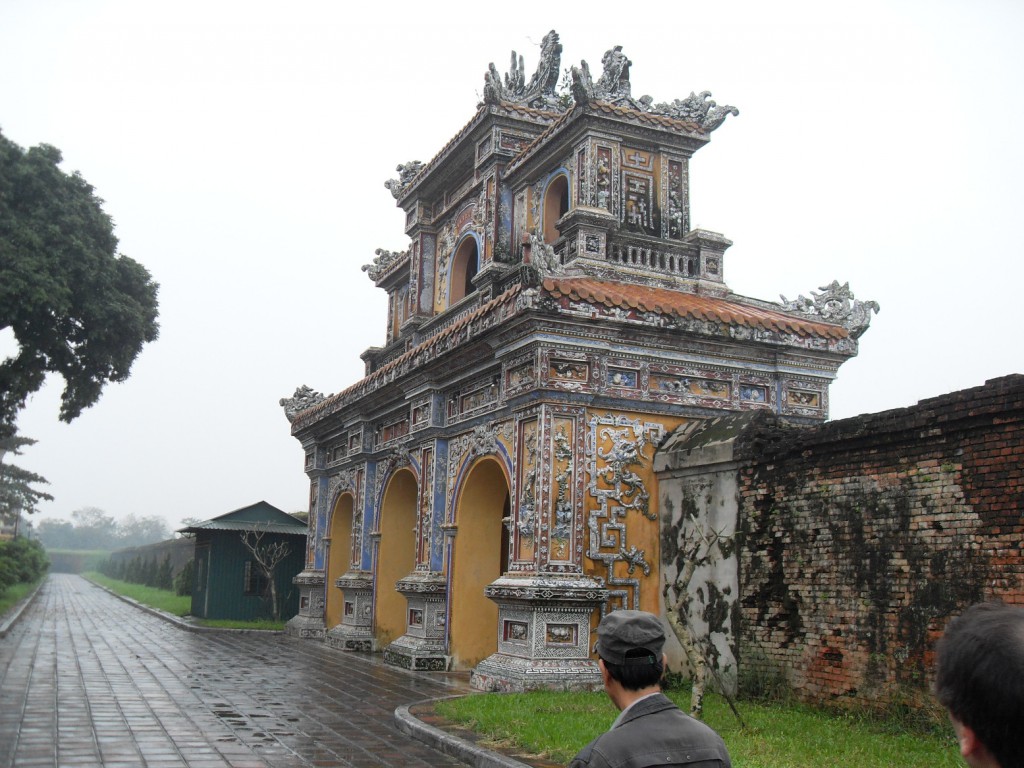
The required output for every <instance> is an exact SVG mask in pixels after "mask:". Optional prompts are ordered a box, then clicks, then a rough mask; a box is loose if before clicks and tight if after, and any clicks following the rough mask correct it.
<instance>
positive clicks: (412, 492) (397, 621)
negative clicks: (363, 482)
mask: <svg viewBox="0 0 1024 768" xmlns="http://www.w3.org/2000/svg"><path fill="white" fill-rule="evenodd" d="M415 526H416V477H415V476H414V475H413V473H412V472H410V471H409V470H408V469H403V470H400V471H399V472H397V473H396V474H395V476H394V477H392V478H391V482H389V483H388V487H387V490H386V491H385V492H384V500H383V501H382V502H381V509H380V547H379V548H378V550H377V568H376V571H377V572H376V574H375V577H374V590H373V594H374V610H373V618H374V628H373V630H374V637H375V638H376V640H377V644H378V646H380V647H383V646H385V645H387V644H388V643H390V642H391V641H392V640H397V639H398V638H399V637H401V636H402V635H404V634H405V630H406V628H407V627H408V620H407V617H406V607H407V606H406V600H405V597H404V596H403V595H402V594H401V593H399V592H396V591H395V583H396V582H397V581H398V580H399V579H401V578H403V577H405V576H408V575H409V574H410V573H411V572H412V571H413V569H414V568H415V565H416V553H415V543H416V534H415V531H414V530H413V529H414V528H415Z"/></svg>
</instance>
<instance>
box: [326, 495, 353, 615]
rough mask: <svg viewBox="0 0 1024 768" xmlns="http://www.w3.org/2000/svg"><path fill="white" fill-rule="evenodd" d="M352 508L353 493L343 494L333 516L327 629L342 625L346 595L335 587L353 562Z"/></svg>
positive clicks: (329, 560) (328, 561)
mask: <svg viewBox="0 0 1024 768" xmlns="http://www.w3.org/2000/svg"><path fill="white" fill-rule="evenodd" d="M352 507H353V498H352V494H351V493H343V494H342V495H341V496H339V497H338V501H337V502H336V503H335V505H334V512H333V513H332V514H331V529H330V549H329V550H328V555H327V605H326V606H325V609H324V610H325V614H324V619H325V621H326V626H327V629H332V628H333V627H336V626H338V624H340V623H341V611H342V604H343V603H344V595H343V594H342V592H341V590H340V589H338V588H337V587H336V586H334V582H335V581H336V580H337V578H338V577H339V576H341V575H343V574H344V573H345V572H346V571H347V570H348V567H349V563H350V561H351V560H352Z"/></svg>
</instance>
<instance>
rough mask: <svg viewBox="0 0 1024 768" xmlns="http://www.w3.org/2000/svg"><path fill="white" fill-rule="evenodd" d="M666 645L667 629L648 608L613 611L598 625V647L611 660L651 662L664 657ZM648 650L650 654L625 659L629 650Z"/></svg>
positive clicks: (605, 657) (638, 662)
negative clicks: (645, 609) (644, 609)
mask: <svg viewBox="0 0 1024 768" xmlns="http://www.w3.org/2000/svg"><path fill="white" fill-rule="evenodd" d="M664 647H665V629H664V628H663V627H662V626H661V621H660V620H659V619H658V617H657V616H655V615H654V614H653V613H648V612H647V611H625V610H623V611H612V612H611V613H609V614H608V615H607V616H605V617H604V618H603V619H601V623H600V624H598V625H597V645H596V646H595V650H596V651H597V655H598V656H600V657H601V658H602V659H604V660H605V661H607V662H610V663H611V664H620V665H633V664H651V663H654V662H655V661H660V660H661V651H662V649H663V648H664ZM638 650H643V651H648V652H649V653H650V654H651V656H653V657H654V658H653V659H651V658H650V657H646V656H641V657H639V658H630V659H629V660H628V661H627V660H626V654H627V653H628V652H629V651H638Z"/></svg>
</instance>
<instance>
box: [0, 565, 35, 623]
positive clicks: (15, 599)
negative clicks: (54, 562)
mask: <svg viewBox="0 0 1024 768" xmlns="http://www.w3.org/2000/svg"><path fill="white" fill-rule="evenodd" d="M45 578H46V574H43V575H42V576H40V577H39V578H38V579H36V580H35V581H23V582H21V583H19V584H12V585H11V586H9V587H8V588H7V589H5V590H4V591H3V594H0V616H3V615H4V614H5V613H7V612H8V611H9V610H11V609H12V608H14V606H15V605H17V604H18V603H20V602H21V601H22V600H24V599H25V598H26V597H28V596H29V593H31V592H32V590H33V589H35V588H36V587H37V586H38V585H39V583H40V582H41V581H42V580H43V579H45Z"/></svg>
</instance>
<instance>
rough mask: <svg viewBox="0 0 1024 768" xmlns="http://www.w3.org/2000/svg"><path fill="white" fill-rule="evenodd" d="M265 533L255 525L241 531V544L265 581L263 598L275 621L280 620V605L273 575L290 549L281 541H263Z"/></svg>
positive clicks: (289, 552)
mask: <svg viewBox="0 0 1024 768" xmlns="http://www.w3.org/2000/svg"><path fill="white" fill-rule="evenodd" d="M266 534H267V531H266V529H265V528H261V527H260V526H259V524H258V523H257V524H256V526H255V527H253V529H252V530H248V531H242V534H241V537H242V544H244V545H245V548H246V549H247V550H249V553H250V554H251V555H252V560H253V563H254V564H255V565H256V567H257V568H259V570H260V573H261V574H262V575H263V577H264V579H265V580H266V585H265V586H264V598H265V599H266V600H267V601H268V602H269V603H270V612H271V615H272V617H273V619H274V621H277V620H279V619H280V618H281V605H280V601H279V600H278V595H277V581H276V579H275V578H274V574H275V572H276V571H277V566H279V565H280V564H281V562H282V561H283V560H284V559H285V558H286V557H288V555H290V554H291V551H292V550H291V547H290V546H289V545H288V542H286V541H283V540H278V541H264V540H263V539H264V537H265V536H266Z"/></svg>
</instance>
